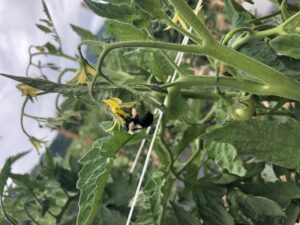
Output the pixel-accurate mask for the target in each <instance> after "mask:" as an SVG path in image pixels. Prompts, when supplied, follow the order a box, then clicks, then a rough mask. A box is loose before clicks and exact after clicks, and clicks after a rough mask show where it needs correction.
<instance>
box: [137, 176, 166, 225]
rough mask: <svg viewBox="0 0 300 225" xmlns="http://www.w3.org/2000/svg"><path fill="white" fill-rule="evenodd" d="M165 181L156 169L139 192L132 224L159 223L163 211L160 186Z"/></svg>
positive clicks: (148, 224)
mask: <svg viewBox="0 0 300 225" xmlns="http://www.w3.org/2000/svg"><path fill="white" fill-rule="evenodd" d="M164 183H165V179H163V173H162V172H160V171H156V172H155V173H154V174H153V175H152V177H151V180H150V181H148V182H147V183H146V185H145V187H144V189H143V191H142V193H140V195H139V198H138V201H137V210H138V214H137V220H136V221H135V222H134V225H160V224H161V216H162V211H163V206H162V187H163V185H164Z"/></svg>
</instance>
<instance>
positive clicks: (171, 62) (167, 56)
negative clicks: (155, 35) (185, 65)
mask: <svg viewBox="0 0 300 225" xmlns="http://www.w3.org/2000/svg"><path fill="white" fill-rule="evenodd" d="M160 52H161V54H162V55H163V56H164V58H165V59H166V60H167V61H168V63H169V64H170V65H171V66H172V67H173V69H174V70H175V71H176V72H177V73H178V74H179V76H180V77H184V71H183V70H182V69H181V68H180V67H179V66H177V65H176V63H175V62H174V60H173V59H171V57H170V56H169V55H168V54H167V53H166V52H165V51H160Z"/></svg>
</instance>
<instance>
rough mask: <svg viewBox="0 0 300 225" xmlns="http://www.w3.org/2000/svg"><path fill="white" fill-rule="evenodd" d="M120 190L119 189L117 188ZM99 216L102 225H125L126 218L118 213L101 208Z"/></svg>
mask: <svg viewBox="0 0 300 225" xmlns="http://www.w3.org/2000/svg"><path fill="white" fill-rule="evenodd" d="M119 188H120V187H119ZM101 214H102V218H103V225H112V224H116V225H124V224H126V218H125V217H124V216H122V215H121V214H120V213H119V212H118V211H116V210H112V209H108V208H107V207H102V209H101Z"/></svg>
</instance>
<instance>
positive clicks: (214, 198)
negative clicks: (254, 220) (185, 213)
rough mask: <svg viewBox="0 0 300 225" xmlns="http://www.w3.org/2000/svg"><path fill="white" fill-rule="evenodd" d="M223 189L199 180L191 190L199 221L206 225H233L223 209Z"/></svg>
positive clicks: (229, 216) (232, 221)
mask: <svg viewBox="0 0 300 225" xmlns="http://www.w3.org/2000/svg"><path fill="white" fill-rule="evenodd" d="M224 194H225V193H224V189H223V188H221V187H219V186H216V185H212V184H211V183H209V182H207V181H205V180H204V179H201V180H199V181H198V185H197V186H195V188H194V190H193V197H194V200H195V201H196V204H197V208H198V212H199V215H200V217H201V219H202V220H203V222H204V224H206V225H234V220H233V218H232V216H231V215H230V214H229V213H228V212H227V210H226V208H225V207H224V203H223V200H222V196H223V195H224Z"/></svg>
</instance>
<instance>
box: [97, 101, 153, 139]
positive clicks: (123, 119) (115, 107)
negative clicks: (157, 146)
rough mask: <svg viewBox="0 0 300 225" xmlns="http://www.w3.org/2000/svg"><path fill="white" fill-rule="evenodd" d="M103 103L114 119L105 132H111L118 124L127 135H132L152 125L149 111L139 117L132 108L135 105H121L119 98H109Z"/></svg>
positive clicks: (136, 111) (151, 116)
mask: <svg viewBox="0 0 300 225" xmlns="http://www.w3.org/2000/svg"><path fill="white" fill-rule="evenodd" d="M103 102H104V104H106V105H107V106H108V107H109V110H110V112H111V114H112V116H113V118H114V122H113V125H112V127H111V128H109V129H108V130H106V131H107V132H108V131H112V130H113V129H114V128H115V126H116V125H117V124H118V125H119V127H124V128H125V129H126V130H127V132H128V133H130V134H134V133H137V132H139V131H140V130H141V129H143V128H147V127H149V126H150V125H151V124H152V123H153V114H152V113H151V112H150V111H147V112H146V113H145V114H144V115H143V117H141V118H140V117H139V113H138V110H137V109H136V108H135V107H134V105H135V103H132V102H129V103H122V100H121V99H119V98H109V99H105V100H103Z"/></svg>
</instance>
